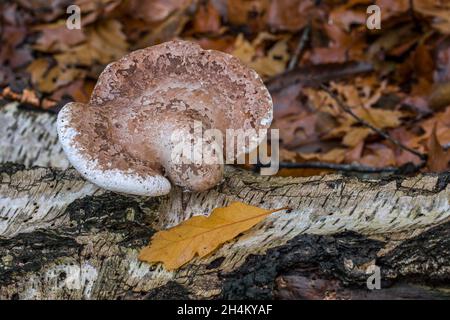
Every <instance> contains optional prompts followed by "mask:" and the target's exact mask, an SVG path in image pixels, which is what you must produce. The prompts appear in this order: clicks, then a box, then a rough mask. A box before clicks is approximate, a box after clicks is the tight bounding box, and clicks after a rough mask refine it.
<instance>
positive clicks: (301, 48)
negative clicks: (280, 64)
mask: <svg viewBox="0 0 450 320" xmlns="http://www.w3.org/2000/svg"><path fill="white" fill-rule="evenodd" d="M310 31H311V23H308V24H307V25H306V26H305V28H304V29H303V32H302V35H301V37H300V39H299V41H298V44H297V48H295V52H294V54H293V55H292V59H291V60H290V61H289V64H288V67H287V69H286V70H287V71H291V70H293V69H294V68H295V67H296V66H297V64H298V61H299V60H300V59H301V57H302V55H303V52H304V50H305V46H306V43H307V42H308V39H309V33H310Z"/></svg>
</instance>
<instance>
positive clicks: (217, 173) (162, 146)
mask: <svg viewBox="0 0 450 320" xmlns="http://www.w3.org/2000/svg"><path fill="white" fill-rule="evenodd" d="M271 121H272V99H271V97H270V94H269V92H268V90H267V89H266V87H265V86H264V83H263V81H262V80H261V79H260V77H259V76H258V75H257V73H256V72H255V71H253V70H251V69H249V68H248V67H246V66H244V65H243V64H242V63H241V62H240V61H239V60H238V59H237V58H235V57H233V56H231V55H229V54H226V53H223V52H219V51H214V50H203V49H201V48H200V46H198V45H197V44H194V43H191V42H188V41H181V40H175V41H170V42H166V43H163V44H160V45H156V46H153V47H149V48H145V49H141V50H138V51H134V52H132V53H130V54H128V55H126V56H124V57H123V58H121V59H120V60H118V61H116V62H113V63H111V64H109V65H108V66H107V67H106V68H105V70H104V71H103V72H102V74H101V75H100V77H99V79H98V82H97V84H96V86H95V88H94V91H93V93H92V96H91V99H90V101H89V103H87V104H82V103H76V102H71V103H68V104H67V105H65V106H64V108H63V109H62V110H61V111H60V112H59V114H58V121H57V129H58V136H59V140H60V142H61V144H62V146H63V149H64V151H65V153H66V154H67V157H68V158H69V161H70V162H71V164H72V165H73V166H74V167H75V169H77V170H78V171H79V172H80V173H81V175H82V176H83V177H84V178H86V179H87V180H89V181H90V182H92V183H94V184H96V185H98V186H100V187H102V188H105V189H108V190H111V191H116V192H123V193H130V194H135V195H147V196H158V195H164V194H167V193H168V192H169V191H170V188H171V183H170V182H172V183H173V184H175V185H178V186H181V187H182V188H184V189H185V190H190V191H203V190H207V189H209V188H211V187H213V186H215V185H216V184H218V183H219V182H220V181H221V180H222V176H223V162H224V161H223V152H221V151H223V150H224V144H223V143H220V141H216V140H214V139H211V138H209V139H206V138H203V139H204V140H203V144H204V145H206V146H207V147H209V149H208V148H207V149H208V150H209V151H210V152H209V153H208V154H209V155H208V157H209V160H212V161H199V162H188V161H180V158H179V157H177V156H174V154H175V153H174V150H175V149H176V148H179V147H180V146H179V145H177V144H176V143H175V142H174V141H175V140H174V136H177V134H178V138H182V139H181V140H183V138H186V137H189V138H188V139H184V141H185V143H188V142H191V140H195V139H197V138H198V137H197V136H196V135H195V133H194V131H195V128H194V127H195V123H201V126H202V128H204V129H214V130H219V132H220V133H222V134H225V132H226V130H227V129H234V130H236V129H243V130H248V129H254V130H256V131H258V130H260V129H268V127H269V126H270V124H271ZM186 140H187V141H186ZM259 141H260V140H259ZM250 149H251V148H247V149H246V150H245V152H250V151H251V150H250ZM211 150H212V151H211ZM237 152H238V153H239V152H244V151H242V150H241V151H239V150H238V151H237ZM205 154H206V153H205V152H204V154H203V156H204V157H205ZM203 160H205V159H204V158H203Z"/></svg>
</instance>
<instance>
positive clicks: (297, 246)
mask: <svg viewBox="0 0 450 320" xmlns="http://www.w3.org/2000/svg"><path fill="white" fill-rule="evenodd" d="M383 244H384V243H383V242H381V241H376V240H371V239H367V238H366V237H364V236H361V235H359V234H356V233H354V232H344V233H341V234H337V235H333V236H320V235H310V234H303V235H300V236H297V237H295V238H294V239H292V240H291V241H289V242H288V243H287V244H286V245H284V246H281V247H277V248H273V249H270V250H268V251H267V254H266V255H264V256H260V255H251V256H249V257H247V259H246V261H245V263H244V264H243V265H242V266H241V267H239V268H238V269H236V270H235V271H233V272H232V273H230V274H225V275H222V276H223V278H224V283H223V291H222V296H221V298H224V299H273V298H274V293H275V279H276V277H277V276H278V275H280V274H282V273H284V272H287V271H289V270H292V269H294V268H307V269H317V270H319V273H320V274H323V275H326V276H327V277H332V276H333V277H335V278H338V279H342V280H343V282H344V283H346V282H349V283H350V282H351V283H355V282H358V281H359V282H361V284H362V283H364V284H365V281H366V278H367V277H366V275H365V273H363V272H361V271H355V272H350V273H349V271H347V270H345V262H346V261H352V262H353V263H354V264H355V265H361V264H364V263H367V262H369V261H370V260H373V259H374V258H375V256H376V253H377V252H378V251H379V250H380V249H381V248H382V247H383Z"/></svg>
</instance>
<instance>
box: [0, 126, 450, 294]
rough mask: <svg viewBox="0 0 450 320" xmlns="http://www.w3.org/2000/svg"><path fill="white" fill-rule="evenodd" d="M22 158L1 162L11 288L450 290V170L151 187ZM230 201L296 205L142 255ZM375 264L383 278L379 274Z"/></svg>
mask: <svg viewBox="0 0 450 320" xmlns="http://www.w3.org/2000/svg"><path fill="white" fill-rule="evenodd" d="M29 125H32V124H29ZM18 126H19V127H20V124H18ZM49 130H50V131H51V129H49ZM2 139H4V137H2ZM15 139H20V137H16V138H15ZM5 141H6V140H4V141H3V142H2V149H3V146H4V145H5ZM46 141H47V140H46ZM49 148H57V147H56V146H49ZM11 150H13V148H12V149H11ZM52 150H56V149H52ZM2 151H3V150H2ZM13 152H15V151H14V150H13ZM49 157H50V158H51V155H50V156H49ZM25 159H28V158H27V156H25ZM42 159H43V158H41V161H43V160H42ZM9 160H11V161H14V159H13V158H10V159H9ZM22 160H23V157H22ZM16 162H21V163H22V164H13V163H4V164H1V165H0V299H13V298H20V299H43V298H46V299H48V298H52V299H74V298H78V299H80V298H81V299H118V298H121V299H143V298H147V299H162V298H165V299H176V298H195V299H211V298H238V299H249V298H255V299H263V298H264V299H267V298H308V299H315V298H319V299H355V298H358V299H359V298H363V299H364V298H368V299H376V298H449V290H448V289H449V287H450V228H449V226H450V222H449V216H450V184H449V182H450V175H449V174H441V175H419V176H415V177H390V178H382V179H381V178H380V179H374V178H365V179H363V178H356V177H348V176H343V175H339V174H334V175H326V176H314V177H308V178H282V177H261V176H258V175H256V174H253V173H250V172H247V171H243V170H239V169H235V168H227V170H226V178H225V180H224V181H223V183H221V184H220V185H218V186H217V187H215V188H214V189H211V190H209V191H208V192H203V193H183V192H182V191H181V190H179V189H177V188H174V189H173V190H172V192H171V193H170V194H169V195H167V196H163V197H157V198H148V197H134V196H126V195H121V194H116V193H112V192H108V191H105V190H102V189H99V188H97V187H95V186H94V185H92V184H90V183H88V182H86V181H85V180H83V179H82V178H81V177H80V176H79V175H78V173H77V172H76V171H74V170H73V169H67V170H62V169H55V168H44V167H35V168H27V166H29V165H34V163H33V162H32V161H30V163H25V162H23V161H16ZM62 163H63V162H62ZM60 167H63V166H60ZM232 201H242V202H245V203H248V204H251V205H255V206H259V207H264V208H279V207H285V206H288V207H289V208H291V209H292V210H291V211H290V212H288V213H285V212H283V213H274V214H272V215H271V216H269V217H268V218H267V219H266V220H264V221H263V222H262V223H260V224H258V225H257V226H256V227H254V228H252V229H251V230H249V231H248V232H245V233H244V234H242V235H241V236H239V237H237V238H236V239H234V240H232V241H230V242H228V243H226V244H225V245H223V246H222V247H221V248H220V249H219V250H217V251H216V252H214V253H213V254H211V255H209V256H208V257H206V258H203V259H194V260H193V261H192V262H190V263H189V264H187V265H186V266H184V267H182V268H181V269H179V270H177V271H170V272H169V271H166V270H165V269H164V268H163V267H162V265H160V264H155V265H149V264H146V263H141V262H139V261H138V260H137V254H138V252H139V250H140V249H141V248H142V247H143V246H145V245H146V244H147V243H148V241H149V239H150V237H151V236H152V234H153V233H154V232H156V231H157V230H161V229H165V228H168V227H171V226H174V225H176V224H178V223H179V222H181V221H183V220H185V219H188V218H189V217H191V216H193V215H207V214H209V213H210V212H211V211H212V209H214V208H216V207H222V206H225V205H227V204H229V203H230V202H232ZM374 268H379V270H380V278H381V290H369V289H368V288H367V279H368V278H369V277H370V276H371V273H370V272H369V273H368V270H375V269H374Z"/></svg>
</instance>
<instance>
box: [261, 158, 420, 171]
mask: <svg viewBox="0 0 450 320" xmlns="http://www.w3.org/2000/svg"><path fill="white" fill-rule="evenodd" d="M424 164H425V163H424V162H423V163H421V164H420V165H414V164H412V163H407V164H405V165H403V166H401V167H382V168H377V167H369V166H365V165H359V164H340V163H329V162H314V161H312V162H280V163H279V164H278V168H279V169H326V170H335V171H343V172H359V173H393V174H411V173H415V172H417V171H419V169H421V168H422V167H423V166H424ZM269 166H270V164H268V165H262V164H258V165H255V168H254V170H255V171H259V168H264V167H269Z"/></svg>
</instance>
